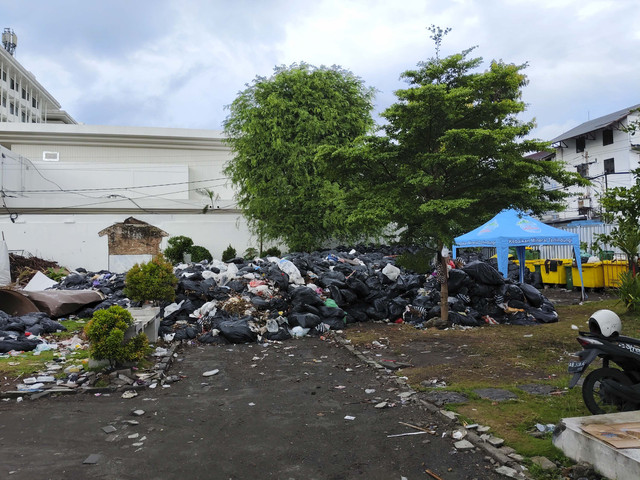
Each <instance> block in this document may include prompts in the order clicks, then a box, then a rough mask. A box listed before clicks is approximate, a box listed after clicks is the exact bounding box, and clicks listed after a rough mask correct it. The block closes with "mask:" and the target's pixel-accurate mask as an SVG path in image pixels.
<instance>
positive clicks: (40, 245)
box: [0, 212, 258, 271]
mask: <svg viewBox="0 0 640 480" xmlns="http://www.w3.org/2000/svg"><path fill="white" fill-rule="evenodd" d="M128 216H130V215H127V216H126V217H128ZM126 217H124V216H122V215H113V214H100V215H97V214H95V215H20V216H19V217H18V218H17V220H16V222H15V223H12V222H11V221H10V220H9V219H7V218H1V219H0V230H1V231H2V233H3V234H4V238H5V240H6V242H7V246H8V248H9V250H10V251H15V252H16V253H19V254H24V255H28V254H31V255H34V256H37V257H39V258H43V259H46V260H53V261H56V262H58V264H60V265H61V266H64V267H67V268H70V269H75V268H79V267H83V268H86V269H87V270H90V271H98V270H108V267H109V253H108V240H107V237H106V236H103V237H99V236H98V232H99V231H101V230H102V229H104V228H106V227H109V226H111V225H113V224H114V223H119V222H122V221H124V220H125V218H126ZM134 217H135V218H137V219H138V220H142V221H144V222H147V223H149V224H151V225H153V226H155V227H158V228H160V229H162V230H164V231H165V232H167V233H168V234H169V236H170V237H173V236H178V235H185V236H187V237H190V238H192V239H193V241H194V244H196V245H200V246H203V247H205V248H207V249H208V250H209V251H210V252H211V254H212V255H213V257H214V258H220V257H221V256H222V252H223V251H224V250H225V249H226V248H227V247H228V246H229V245H231V246H233V247H234V248H235V249H236V251H237V253H238V255H242V254H243V253H244V251H245V250H246V249H247V248H248V247H255V248H257V247H258V244H257V242H256V241H255V240H252V239H251V235H250V234H249V231H248V229H247V226H246V222H245V221H244V219H243V218H242V217H241V216H240V215H239V214H237V213H226V212H219V213H218V212H215V213H214V212H211V213H207V214H200V215H196V214H194V215H186V214H183V215H179V214H177V215H164V214H160V215H146V214H145V215H137V214H135V215H134ZM167 240H168V238H165V239H163V242H162V245H161V248H163V249H164V248H165V247H166V245H167Z"/></svg>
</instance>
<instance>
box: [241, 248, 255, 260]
mask: <svg viewBox="0 0 640 480" xmlns="http://www.w3.org/2000/svg"><path fill="white" fill-rule="evenodd" d="M257 256H258V249H257V248H253V247H249V248H247V249H246V250H245V251H244V255H243V257H244V258H245V259H247V258H249V259H252V260H253V259H254V258H256V257H257Z"/></svg>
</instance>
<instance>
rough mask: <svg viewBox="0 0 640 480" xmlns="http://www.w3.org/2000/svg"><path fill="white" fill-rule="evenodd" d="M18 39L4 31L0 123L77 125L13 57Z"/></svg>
mask: <svg viewBox="0 0 640 480" xmlns="http://www.w3.org/2000/svg"><path fill="white" fill-rule="evenodd" d="M17 43H18V38H17V36H16V34H15V33H13V31H12V30H10V29H8V28H5V30H4V32H3V34H2V47H3V48H0V122H19V123H70V124H75V123H77V122H76V121H75V120H74V119H73V118H72V117H71V116H70V115H69V114H68V113H67V112H65V111H64V110H61V108H60V104H59V103H58V101H57V100H56V99H55V98H53V95H51V94H50V93H49V92H48V91H47V90H46V89H45V88H44V87H43V86H42V85H40V83H39V82H38V81H37V80H36V77H35V76H34V75H33V74H32V73H31V72H29V71H28V70H27V69H25V68H24V67H23V66H22V65H20V62H18V61H17V60H16V59H15V57H14V54H15V49H16V45H17Z"/></svg>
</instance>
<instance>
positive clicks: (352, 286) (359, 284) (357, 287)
mask: <svg viewBox="0 0 640 480" xmlns="http://www.w3.org/2000/svg"><path fill="white" fill-rule="evenodd" d="M347 287H348V288H349V290H351V291H352V292H354V293H355V294H356V295H357V296H358V297H360V298H365V297H367V296H368V295H369V293H370V290H369V287H367V284H366V283H364V282H363V281H362V280H359V279H357V278H356V277H351V278H348V279H347Z"/></svg>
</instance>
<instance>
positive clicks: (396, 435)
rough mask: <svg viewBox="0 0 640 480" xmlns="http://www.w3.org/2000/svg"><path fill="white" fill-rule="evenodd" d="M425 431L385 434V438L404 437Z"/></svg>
mask: <svg viewBox="0 0 640 480" xmlns="http://www.w3.org/2000/svg"><path fill="white" fill-rule="evenodd" d="M425 433H427V432H408V433H397V434H395V435H387V438H393V437H406V436H409V435H424V434H425Z"/></svg>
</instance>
